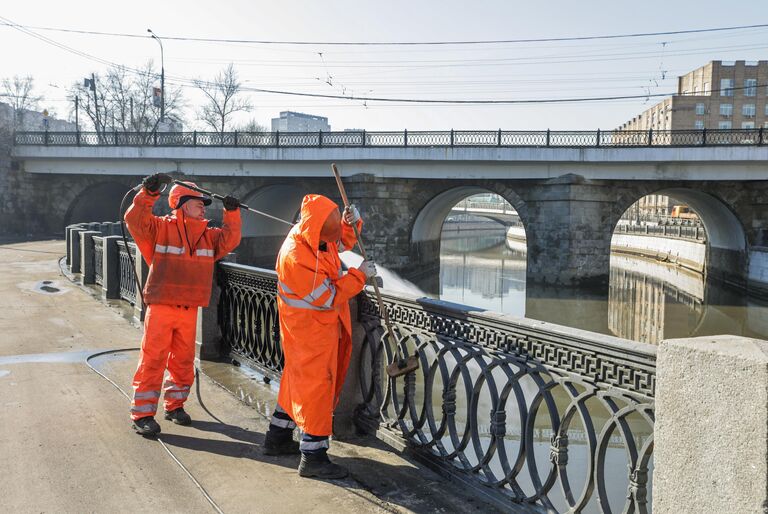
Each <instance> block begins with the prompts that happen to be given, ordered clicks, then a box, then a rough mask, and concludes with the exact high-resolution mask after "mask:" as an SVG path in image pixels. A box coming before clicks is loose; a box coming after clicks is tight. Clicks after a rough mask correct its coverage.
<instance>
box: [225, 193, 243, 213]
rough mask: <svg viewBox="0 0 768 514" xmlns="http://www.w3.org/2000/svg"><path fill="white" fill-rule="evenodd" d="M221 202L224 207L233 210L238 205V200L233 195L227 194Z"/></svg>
mask: <svg viewBox="0 0 768 514" xmlns="http://www.w3.org/2000/svg"><path fill="white" fill-rule="evenodd" d="M221 202H222V203H223V204H224V208H225V209H226V210H228V211H234V210H235V209H237V208H238V207H240V200H238V199H237V198H235V197H234V196H230V195H227V196H225V197H224V199H223V200H222V201H221Z"/></svg>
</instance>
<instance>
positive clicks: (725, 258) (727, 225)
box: [612, 187, 749, 287]
mask: <svg viewBox="0 0 768 514" xmlns="http://www.w3.org/2000/svg"><path fill="white" fill-rule="evenodd" d="M651 194H653V195H665V196H669V197H670V198H672V199H674V200H676V201H678V202H679V203H681V204H685V205H689V206H690V207H691V208H692V209H693V210H694V211H695V212H696V213H697V214H698V215H699V218H700V219H701V222H702V224H703V225H704V229H705V230H706V233H707V244H706V246H707V248H706V256H705V272H706V274H707V276H709V277H712V278H715V279H718V280H721V281H723V282H726V283H732V284H735V285H738V286H741V287H744V286H745V285H746V282H747V276H746V273H747V261H748V255H749V238H748V232H747V230H746V228H745V225H744V224H743V223H742V221H741V220H740V219H739V216H738V215H737V213H736V209H735V207H734V206H733V205H730V203H729V202H727V201H726V200H724V199H722V198H721V197H720V196H719V195H717V194H715V193H714V192H713V191H709V190H708V188H703V187H697V188H695V189H694V188H691V187H664V188H652V189H650V190H649V191H648V192H647V193H644V194H641V195H639V196H637V195H635V196H634V199H633V200H632V201H631V202H630V203H628V204H627V203H626V201H624V202H620V203H617V206H619V205H620V206H621V207H619V209H617V211H618V210H621V209H622V207H623V210H621V212H620V213H618V216H617V217H615V219H614V220H613V225H612V226H613V228H614V230H615V227H616V225H617V224H618V221H619V218H620V217H621V216H622V215H623V214H624V212H626V210H627V209H629V208H630V206H631V205H632V204H633V203H634V202H636V201H638V200H640V199H641V198H643V197H644V196H647V195H651Z"/></svg>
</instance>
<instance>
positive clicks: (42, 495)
mask: <svg viewBox="0 0 768 514" xmlns="http://www.w3.org/2000/svg"><path fill="white" fill-rule="evenodd" d="M63 254H64V243H63V242H62V241H44V242H34V243H18V244H5V245H0V269H2V270H3V271H2V273H0V404H1V405H2V409H3V412H2V415H0V463H2V464H1V466H2V468H1V471H0V477H1V478H0V509H1V510H2V511H4V512H141V511H155V512H216V510H215V507H214V506H213V505H212V503H211V502H209V501H208V500H207V499H206V497H205V495H204V493H203V491H202V490H201V489H200V488H199V487H198V485H196V483H195V480H196V481H197V482H198V483H199V484H200V486H201V487H202V488H203V489H204V490H205V491H207V493H208V495H209V496H210V498H211V499H212V501H213V502H214V503H215V504H216V505H218V507H219V508H220V509H221V510H222V511H223V512H272V513H274V512H333V513H341V512H384V511H386V512H455V511H463V512H466V511H478V512H479V511H483V512H488V511H492V510H494V508H493V507H491V506H490V505H489V504H486V503H483V502H482V501H480V500H478V499H476V498H474V499H473V498H472V497H471V496H470V495H469V494H465V493H462V492H461V491H460V490H461V487H460V486H457V484H456V483H453V482H448V481H446V480H444V479H443V478H441V477H439V476H438V475H435V474H433V473H432V472H430V471H427V470H425V469H421V468H418V467H417V466H416V465H414V464H413V463H412V462H410V461H409V460H407V459H406V458H404V457H403V456H401V455H398V454H397V453H394V452H392V451H389V450H388V449H387V448H385V447H384V446H383V445H382V444H381V443H379V442H378V441H377V440H375V439H372V438H366V439H361V440H356V441H348V442H344V443H341V442H337V441H334V443H333V445H332V446H333V447H332V451H331V453H332V455H333V457H334V458H335V460H336V461H337V462H339V463H341V464H344V465H346V466H348V467H349V468H350V470H351V476H350V478H348V479H345V480H343V481H337V482H324V481H319V480H310V479H302V478H300V477H299V476H298V474H297V473H296V468H297V466H298V458H296V457H266V456H263V455H262V453H261V443H262V441H263V437H264V436H263V434H264V431H265V429H266V427H267V425H268V418H267V416H268V413H270V412H271V409H272V408H273V407H274V400H275V394H274V391H273V389H270V387H269V386H267V385H264V384H257V383H256V381H255V380H252V379H251V377H250V376H249V375H248V374H247V373H245V372H244V371H242V370H238V369H237V368H233V367H232V366H229V365H222V364H219V365H215V364H206V365H205V367H204V369H203V371H204V373H207V374H209V375H210V376H212V377H214V378H216V380H217V382H221V383H222V384H230V385H233V384H234V389H235V390H237V391H240V392H241V395H242V396H247V398H248V400H249V401H248V404H246V403H243V402H241V401H238V400H237V399H236V398H235V397H234V396H233V395H232V394H230V393H229V392H227V391H226V390H225V389H224V388H222V387H219V386H217V385H216V384H215V383H214V381H213V380H211V378H209V377H207V376H204V377H203V378H202V380H201V381H200V396H201V397H202V399H203V402H204V405H205V407H206V410H204V409H203V407H202V406H201V403H200V402H199V400H198V397H197V394H196V393H195V394H194V395H193V396H191V397H190V400H189V402H188V403H187V407H188V408H187V410H188V411H189V413H190V414H191V415H192V417H193V419H194V420H195V421H194V423H193V426H192V427H178V426H175V425H173V424H171V423H169V422H164V421H163V420H162V419H160V418H161V417H162V416H160V417H159V418H158V421H160V423H161V425H162V429H163V433H162V434H161V440H162V441H163V442H164V443H165V445H166V446H167V448H168V449H169V450H170V451H171V452H172V453H173V454H174V455H175V457H176V458H177V459H178V461H179V463H180V464H181V465H183V466H184V467H186V468H187V469H188V471H189V474H188V473H187V472H185V471H184V469H182V466H181V465H179V463H177V462H176V461H175V460H174V459H173V458H172V457H171V456H170V455H169V454H168V453H167V452H166V451H165V449H164V448H163V446H162V445H161V444H160V443H159V442H157V441H154V440H150V439H144V438H142V437H140V436H138V435H136V434H134V433H133V431H132V430H131V429H130V421H129V416H128V408H129V403H128V400H127V399H126V398H125V397H124V396H123V394H121V392H120V391H118V390H117V389H116V388H115V387H113V386H112V385H111V384H110V383H109V382H108V381H107V380H105V379H104V378H102V377H100V376H99V375H98V374H96V373H95V372H94V371H92V370H91V369H90V368H89V367H88V366H87V365H86V358H87V357H88V356H89V355H92V354H95V353H97V352H99V351H103V350H116V349H125V348H132V347H137V346H138V344H139V340H140V337H141V331H140V329H139V328H138V327H135V326H133V325H131V324H130V323H129V322H128V321H127V320H126V318H125V316H124V315H123V313H122V312H121V310H120V308H118V307H106V306H104V305H102V304H100V303H99V301H98V300H96V299H95V298H93V297H92V296H91V295H90V294H89V293H88V291H87V290H86V289H85V288H82V287H78V286H76V285H73V284H71V283H70V282H69V281H68V280H67V279H66V278H64V277H63V276H61V274H60V272H59V267H58V259H59V258H60V257H61V256H62V255H63ZM136 358H137V353H136V352H135V351H122V352H116V353H111V354H108V355H104V356H101V357H96V358H92V359H90V360H89V362H90V363H91V365H92V366H94V367H95V368H96V369H97V370H99V371H100V372H102V373H104V374H105V375H106V376H107V377H109V378H110V379H112V380H114V381H115V383H116V384H117V385H118V386H119V387H120V388H121V389H122V390H123V391H126V392H127V391H130V380H131V377H132V374H133V371H134V369H135V366H136ZM249 383H250V387H249V386H248V384H249ZM237 384H240V385H237ZM242 384H246V385H245V386H243V385H242ZM193 477H194V479H193ZM457 490H459V491H457Z"/></svg>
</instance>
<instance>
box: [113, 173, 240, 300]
mask: <svg viewBox="0 0 768 514" xmlns="http://www.w3.org/2000/svg"><path fill="white" fill-rule="evenodd" d="M182 196H194V197H201V196H202V195H200V194H199V193H197V192H195V191H192V190H191V189H187V188H185V187H182V186H178V185H176V186H174V187H173V188H172V189H171V194H170V195H169V196H168V204H169V205H170V207H171V209H174V211H173V215H171V216H162V217H160V216H154V215H153V214H152V205H154V203H155V201H157V199H158V198H159V197H160V193H159V192H158V193H150V192H149V191H147V190H146V189H144V188H142V189H141V191H139V192H138V193H137V194H136V196H135V197H134V198H133V204H132V205H131V206H130V207H129V208H128V210H127V211H126V213H125V223H126V225H128V230H129V231H130V233H131V235H132V236H133V239H134V240H135V241H136V245H137V246H138V247H139V251H140V252H141V256H142V257H143V258H144V260H145V261H146V262H147V264H148V265H149V266H150V268H149V276H148V277H147V282H146V284H145V285H144V291H143V294H144V301H145V302H146V303H147V305H152V304H164V305H185V306H190V307H191V306H195V307H196V306H202V307H206V306H207V305H208V302H209V301H210V297H211V283H212V280H213V265H214V263H215V262H216V261H217V260H220V259H222V258H223V257H224V256H226V255H227V254H228V253H229V252H231V251H232V250H234V249H235V248H236V247H237V245H239V244H240V225H241V221H240V209H235V210H234V211H227V210H225V211H224V216H223V224H222V228H211V227H208V220H197V219H191V218H186V217H185V216H184V211H183V210H182V209H177V206H178V202H179V200H180V198H181V197H182Z"/></svg>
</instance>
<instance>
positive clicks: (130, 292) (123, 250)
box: [117, 241, 141, 305]
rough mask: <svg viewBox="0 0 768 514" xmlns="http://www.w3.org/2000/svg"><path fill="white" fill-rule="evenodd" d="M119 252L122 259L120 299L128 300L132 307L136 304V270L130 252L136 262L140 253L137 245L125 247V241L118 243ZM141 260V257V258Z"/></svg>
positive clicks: (131, 244) (130, 244) (132, 244)
mask: <svg viewBox="0 0 768 514" xmlns="http://www.w3.org/2000/svg"><path fill="white" fill-rule="evenodd" d="M117 250H118V255H119V258H120V298H122V299H123V300H126V301H127V302H129V303H130V304H131V305H135V304H136V278H135V277H136V269H135V268H134V267H133V266H132V265H131V260H130V258H129V257H128V252H131V256H132V257H133V260H134V262H135V261H136V256H137V254H138V252H137V251H136V245H135V244H134V243H131V242H129V243H128V246H127V247H126V246H125V243H124V242H123V241H118V242H117ZM139 258H141V256H139Z"/></svg>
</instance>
